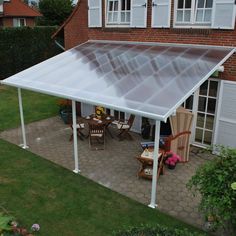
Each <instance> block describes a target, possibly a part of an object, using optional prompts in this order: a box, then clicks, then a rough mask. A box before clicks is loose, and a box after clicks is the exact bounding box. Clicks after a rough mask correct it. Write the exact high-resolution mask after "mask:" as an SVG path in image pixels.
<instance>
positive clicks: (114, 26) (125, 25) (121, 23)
mask: <svg viewBox="0 0 236 236" xmlns="http://www.w3.org/2000/svg"><path fill="white" fill-rule="evenodd" d="M109 1H112V0H106V1H105V26H106V27H108V28H109V27H111V28H116V27H117V28H130V27H131V26H130V24H131V0H130V22H128V23H125V22H121V20H120V16H121V11H122V10H121V0H118V21H117V23H109V22H108V7H109V6H108V5H109V4H108V2H109ZM114 1H115V0H114Z"/></svg>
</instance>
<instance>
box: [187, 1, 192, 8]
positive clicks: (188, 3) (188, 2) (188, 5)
mask: <svg viewBox="0 0 236 236" xmlns="http://www.w3.org/2000/svg"><path fill="white" fill-rule="evenodd" d="M191 3H192V0H185V8H191Z"/></svg>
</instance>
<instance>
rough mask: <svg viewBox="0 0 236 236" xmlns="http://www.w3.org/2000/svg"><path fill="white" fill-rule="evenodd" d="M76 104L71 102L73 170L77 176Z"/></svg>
mask: <svg viewBox="0 0 236 236" xmlns="http://www.w3.org/2000/svg"><path fill="white" fill-rule="evenodd" d="M75 103H76V102H75V101H72V119H73V140H74V159H75V169H74V170H73V172H74V173H76V174H78V173H79V172H80V170H79V158H78V142H77V141H78V139H77V128H76V126H77V122H76V104H75Z"/></svg>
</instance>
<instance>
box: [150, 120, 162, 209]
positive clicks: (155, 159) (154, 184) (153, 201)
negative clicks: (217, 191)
mask: <svg viewBox="0 0 236 236" xmlns="http://www.w3.org/2000/svg"><path fill="white" fill-rule="evenodd" d="M159 140H160V121H159V120H156V129H155V142H154V153H153V175H152V192H151V202H150V204H149V205H148V206H149V207H151V208H156V207H157V204H156V188H157V171H158V156H159V155H158V154H159Z"/></svg>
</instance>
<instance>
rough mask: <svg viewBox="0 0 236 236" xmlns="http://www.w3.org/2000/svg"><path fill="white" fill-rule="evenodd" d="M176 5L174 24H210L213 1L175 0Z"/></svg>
mask: <svg viewBox="0 0 236 236" xmlns="http://www.w3.org/2000/svg"><path fill="white" fill-rule="evenodd" d="M176 3H177V4H176V24H181V25H182V24H186V25H193V24H195V25H209V24H211V18H212V7H213V0H177V1H176Z"/></svg>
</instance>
